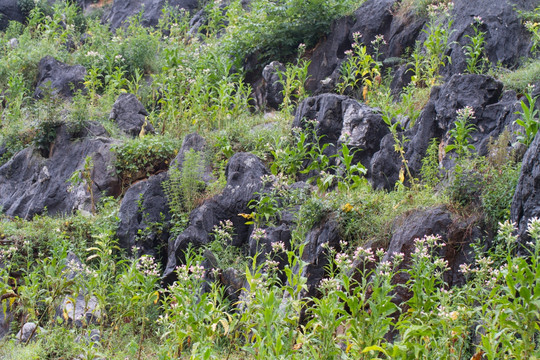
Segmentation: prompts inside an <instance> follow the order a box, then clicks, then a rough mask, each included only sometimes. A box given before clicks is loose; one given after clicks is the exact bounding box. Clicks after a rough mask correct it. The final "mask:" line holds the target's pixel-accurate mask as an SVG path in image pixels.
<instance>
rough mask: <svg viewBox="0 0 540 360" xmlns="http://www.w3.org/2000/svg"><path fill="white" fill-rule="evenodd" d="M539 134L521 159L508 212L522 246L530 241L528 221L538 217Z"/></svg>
mask: <svg viewBox="0 0 540 360" xmlns="http://www.w3.org/2000/svg"><path fill="white" fill-rule="evenodd" d="M539 158H540V133H537V134H536V136H535V138H534V141H533V142H532V143H531V145H530V146H529V149H528V150H527V152H526V153H525V156H524V157H523V164H522V166H521V173H520V176H519V180H518V185H517V187H516V191H515V193H514V198H513V200H512V207H511V210H510V214H511V218H512V221H513V222H515V223H516V225H517V226H518V234H519V236H520V241H521V242H522V243H523V244H524V243H525V242H527V241H529V240H530V236H529V235H528V234H527V226H528V224H529V220H530V219H532V218H534V217H540V163H539V162H538V159H539Z"/></svg>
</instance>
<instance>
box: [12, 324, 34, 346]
mask: <svg viewBox="0 0 540 360" xmlns="http://www.w3.org/2000/svg"><path fill="white" fill-rule="evenodd" d="M37 332H38V329H37V325H36V324H35V323H33V322H27V323H25V324H24V325H23V327H22V328H21V330H19V332H18V333H17V335H15V338H16V339H17V341H18V342H20V343H23V344H25V343H27V342H28V341H29V340H30V338H34V337H35V336H36V335H37Z"/></svg>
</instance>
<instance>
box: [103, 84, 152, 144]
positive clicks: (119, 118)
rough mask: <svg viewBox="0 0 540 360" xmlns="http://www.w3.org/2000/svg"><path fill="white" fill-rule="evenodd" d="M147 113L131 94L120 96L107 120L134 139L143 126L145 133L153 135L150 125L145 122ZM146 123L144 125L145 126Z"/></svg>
mask: <svg viewBox="0 0 540 360" xmlns="http://www.w3.org/2000/svg"><path fill="white" fill-rule="evenodd" d="M147 116H148V112H147V111H146V109H145V108H144V106H143V104H141V102H140V101H139V100H138V99H137V97H136V96H135V95H133V94H121V95H120V96H118V99H117V100H116V102H115V103H114V105H113V108H112V111H111V114H110V115H109V119H112V120H114V121H115V122H116V124H117V125H118V127H119V128H120V129H121V130H122V131H123V132H125V133H126V134H128V135H131V136H133V137H136V136H138V135H139V134H140V132H141V130H142V128H143V126H144V130H145V131H146V133H152V134H153V133H154V132H155V131H154V127H153V126H152V124H150V123H149V122H147V121H146V117H147ZM145 122H146V125H145Z"/></svg>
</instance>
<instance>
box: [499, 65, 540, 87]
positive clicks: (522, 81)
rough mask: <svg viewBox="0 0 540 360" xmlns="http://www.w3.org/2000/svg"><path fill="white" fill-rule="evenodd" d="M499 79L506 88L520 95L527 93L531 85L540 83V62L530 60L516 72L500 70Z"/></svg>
mask: <svg viewBox="0 0 540 360" xmlns="http://www.w3.org/2000/svg"><path fill="white" fill-rule="evenodd" d="M497 77H498V78H499V80H501V81H502V82H503V83H504V86H505V87H507V88H509V89H512V90H515V91H516V92H518V93H525V92H527V88H528V86H529V84H533V83H536V82H538V81H540V60H533V59H529V60H527V61H525V62H524V64H523V66H521V67H520V68H518V69H516V70H514V71H509V70H499V72H498V73H497Z"/></svg>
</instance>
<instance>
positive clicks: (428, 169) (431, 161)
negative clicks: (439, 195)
mask: <svg viewBox="0 0 540 360" xmlns="http://www.w3.org/2000/svg"><path fill="white" fill-rule="evenodd" d="M439 144H440V143H439V140H438V139H436V138H433V139H431V141H430V142H429V146H428V148H427V150H426V156H424V158H423V159H422V169H421V170H420V173H421V174H422V181H423V182H424V184H426V185H427V186H429V187H435V186H436V185H437V184H438V183H439V182H440V180H441V175H442V174H441V170H440V169H439Z"/></svg>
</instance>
